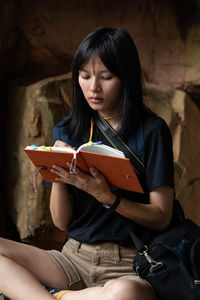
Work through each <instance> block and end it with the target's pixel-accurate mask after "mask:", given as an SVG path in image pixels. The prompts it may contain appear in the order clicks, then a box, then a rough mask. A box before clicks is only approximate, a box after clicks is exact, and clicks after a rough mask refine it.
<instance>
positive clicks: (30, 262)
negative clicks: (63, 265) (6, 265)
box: [0, 238, 68, 289]
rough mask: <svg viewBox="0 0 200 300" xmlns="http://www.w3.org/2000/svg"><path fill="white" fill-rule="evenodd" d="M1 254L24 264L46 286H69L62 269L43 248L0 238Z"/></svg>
mask: <svg viewBox="0 0 200 300" xmlns="http://www.w3.org/2000/svg"><path fill="white" fill-rule="evenodd" d="M0 255H3V256H5V257H7V258H9V259H10V260H12V261H14V262H16V263H18V264H20V265H21V266H23V267H24V268H25V269H26V270H28V271H30V272H31V273H32V274H33V275H34V276H35V277H36V278H37V279H38V280H39V281H40V282H41V283H42V284H44V285H45V286H49V287H53V288H54V287H56V288H62V289H66V288H68V284H67V282H66V279H65V277H64V275H63V273H62V271H61V270H60V268H59V267H58V266H57V264H56V263H55V262H54V261H53V259H52V258H51V257H50V256H49V255H48V254H47V253H46V252H45V251H44V250H42V249H39V248H37V247H34V246H30V245H27V244H23V243H18V242H14V241H11V240H7V239H4V238H0Z"/></svg>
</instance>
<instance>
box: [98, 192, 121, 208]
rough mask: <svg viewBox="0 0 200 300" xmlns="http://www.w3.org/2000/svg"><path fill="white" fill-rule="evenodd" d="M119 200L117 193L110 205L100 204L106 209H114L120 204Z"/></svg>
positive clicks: (119, 196)
mask: <svg viewBox="0 0 200 300" xmlns="http://www.w3.org/2000/svg"><path fill="white" fill-rule="evenodd" d="M120 201H121V195H120V194H117V195H116V199H115V202H114V203H113V204H112V205H108V204H102V205H103V207H105V208H107V209H111V210H115V209H116V208H117V206H118V205H119V204H120Z"/></svg>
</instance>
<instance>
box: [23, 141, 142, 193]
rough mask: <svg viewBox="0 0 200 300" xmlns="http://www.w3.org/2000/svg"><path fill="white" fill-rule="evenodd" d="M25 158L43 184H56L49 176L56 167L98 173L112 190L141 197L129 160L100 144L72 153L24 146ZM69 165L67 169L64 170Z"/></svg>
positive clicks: (69, 150) (120, 153)
mask: <svg viewBox="0 0 200 300" xmlns="http://www.w3.org/2000/svg"><path fill="white" fill-rule="evenodd" d="M24 150H25V152H26V154H27V155H28V157H29V158H30V160H31V161H32V162H33V164H34V165H35V166H36V167H41V166H43V168H42V169H41V170H40V173H41V175H42V176H43V178H44V179H45V180H46V181H49V182H55V178H56V177H57V176H56V175H55V174H53V173H51V172H50V170H51V166H52V165H58V166H61V167H63V168H65V169H69V171H70V172H71V173H75V172H76V168H77V167H78V168H79V169H81V170H82V171H83V172H85V173H89V167H94V168H96V169H98V170H99V171H100V172H101V173H102V174H103V175H104V176H105V177H106V179H107V181H108V183H109V184H110V185H111V186H115V187H117V188H121V189H125V190H130V191H135V192H138V193H143V192H144V191H143V189H142V186H141V184H140V182H139V180H138V177H137V175H136V173H135V171H134V169H133V166H132V165H131V163H130V160H129V159H128V158H125V156H124V153H123V152H121V151H119V150H117V149H114V148H112V147H109V146H107V145H104V144H100V143H98V142H97V143H87V144H83V145H82V146H80V147H79V148H78V150H74V149H73V148H71V147H45V146H41V147H37V146H34V145H32V146H27V147H26V148H25V149H24ZM67 162H70V168H68V166H67Z"/></svg>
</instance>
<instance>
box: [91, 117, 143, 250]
mask: <svg viewBox="0 0 200 300" xmlns="http://www.w3.org/2000/svg"><path fill="white" fill-rule="evenodd" d="M95 123H96V125H97V126H98V128H99V129H100V130H101V132H102V133H103V134H104V136H105V137H106V138H107V140H108V141H109V142H110V143H111V145H112V146H113V147H114V148H116V149H120V150H121V151H122V152H124V154H125V156H126V157H127V158H129V159H130V161H131V164H132V166H133V168H134V169H135V171H136V173H137V176H138V177H139V179H140V182H141V184H142V186H143V188H144V177H145V167H144V164H143V163H142V162H141V160H140V159H139V158H138V157H137V156H136V154H135V153H134V152H133V151H132V150H131V149H130V148H129V147H128V146H127V145H126V144H125V143H124V142H123V141H122V139H121V138H120V137H119V136H118V135H117V133H116V132H115V131H114V130H113V128H112V127H111V126H110V125H109V124H108V123H107V122H106V120H104V119H103V117H101V115H99V114H97V116H96V118H95ZM117 215H118V216H119V217H120V219H121V221H122V222H123V223H124V225H125V226H126V228H127V230H128V232H129V234H130V236H131V239H132V241H133V243H134V245H135V247H136V248H137V250H138V251H143V250H144V249H145V244H144V243H143V242H142V241H141V240H140V239H139V238H138V236H137V235H136V234H135V233H133V231H132V230H131V228H130V223H128V222H127V220H126V219H125V218H124V217H122V216H121V215H119V214H117Z"/></svg>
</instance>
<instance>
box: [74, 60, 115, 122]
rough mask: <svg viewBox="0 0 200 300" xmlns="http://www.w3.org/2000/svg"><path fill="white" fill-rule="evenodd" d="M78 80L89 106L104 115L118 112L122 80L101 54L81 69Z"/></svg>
mask: <svg viewBox="0 0 200 300" xmlns="http://www.w3.org/2000/svg"><path fill="white" fill-rule="evenodd" d="M78 81H79V84H80V87H81V89H82V92H83V94H84V96H85V99H86V101H87V102H88V104H89V106H90V107H91V108H92V109H94V110H97V111H99V112H100V114H101V115H102V116H103V117H110V116H112V115H114V114H116V113H117V107H118V103H119V100H120V95H121V80H120V79H119V78H118V77H117V76H116V75H114V74H112V73H111V72H110V71H109V70H108V69H107V68H106V66H105V65H104V64H103V62H102V61H101V59H100V58H99V56H96V57H94V58H92V59H90V60H89V62H88V63H87V64H86V65H85V66H84V67H83V68H82V69H81V70H80V71H79V77H78Z"/></svg>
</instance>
